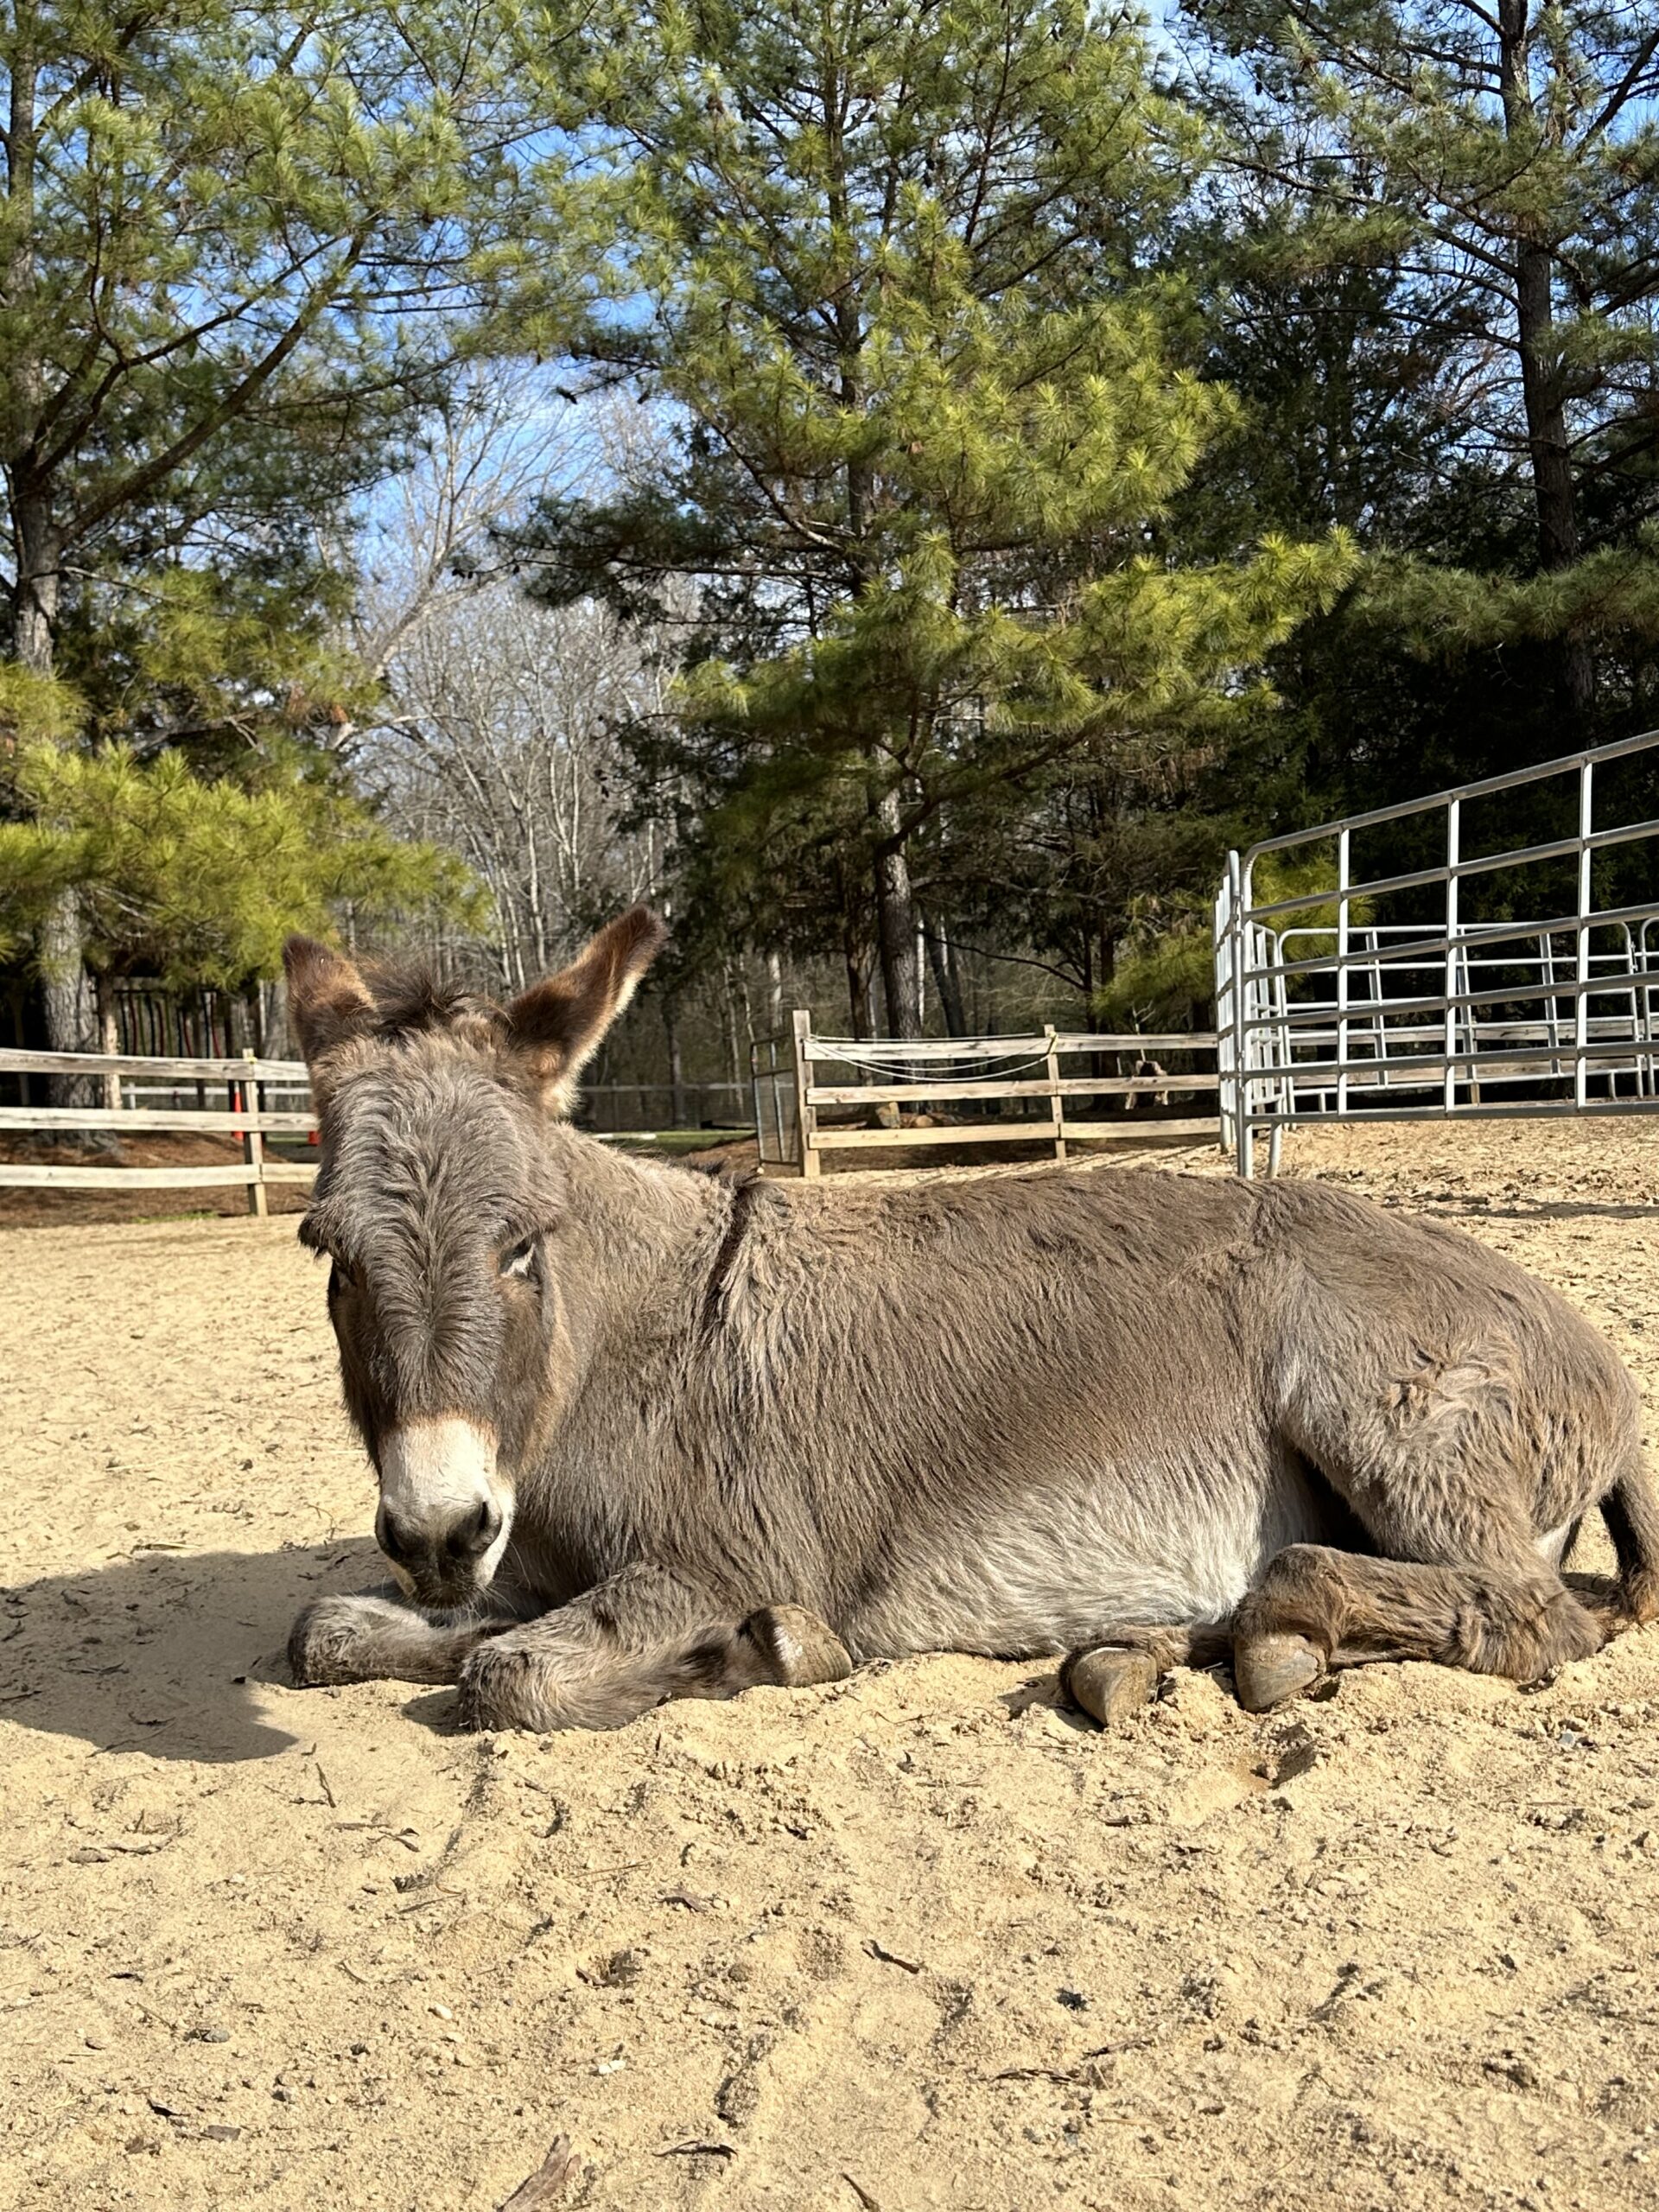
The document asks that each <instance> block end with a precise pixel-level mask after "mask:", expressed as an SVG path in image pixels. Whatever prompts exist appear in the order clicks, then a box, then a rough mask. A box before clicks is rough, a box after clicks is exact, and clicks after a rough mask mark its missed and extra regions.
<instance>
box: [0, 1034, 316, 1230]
mask: <svg viewBox="0 0 1659 2212" xmlns="http://www.w3.org/2000/svg"><path fill="white" fill-rule="evenodd" d="M3 1075H16V1076H26V1075H59V1076H62V1075H74V1076H102V1077H104V1078H105V1089H106V1095H108V1092H109V1090H111V1088H112V1089H113V1091H114V1094H115V1096H116V1097H117V1099H118V1100H119V1102H120V1103H116V1104H111V1105H105V1106H8V1107H4V1108H0V1129H32V1130H37V1131H40V1132H41V1133H42V1134H45V1135H50V1134H51V1133H52V1132H53V1131H54V1130H58V1129H61V1130H66V1131H67V1130H72V1129H90V1130H99V1131H109V1132H111V1133H112V1134H118V1133H120V1132H123V1131H128V1130H131V1131H139V1130H144V1131H152V1130H167V1131H171V1132H173V1133H175V1134H177V1133H180V1132H188V1131H191V1130H194V1131H195V1132H196V1133H197V1134H199V1135H200V1134H207V1135H219V1136H239V1137H240V1138H241V1140H242V1158H241V1159H240V1160H226V1161H224V1162H223V1163H221V1164H219V1165H215V1166H183V1165H182V1164H180V1165H178V1166H162V1167H125V1166H115V1165H111V1166H107V1167H105V1166H95V1165H92V1164H82V1163H77V1164H75V1165H74V1166H67V1165H59V1164H57V1163H53V1164H50V1165H48V1164H47V1163H45V1162H35V1161H33V1160H0V1190H3V1189H10V1190H60V1191H122V1190H135V1189H136V1190H196V1189H202V1190H213V1189H219V1190H225V1189H233V1188H235V1187H236V1186H237V1185H244V1186H245V1188H246V1190H247V1193H248V1211H250V1212H251V1213H254V1214H258V1215H264V1214H265V1213H267V1212H268V1211H270V1205H269V1200H268V1199H267V1198H266V1195H265V1194H266V1192H267V1191H268V1190H269V1188H270V1185H272V1184H276V1183H308V1182H309V1181H310V1180H311V1179H312V1176H313V1174H314V1173H315V1169H314V1168H313V1167H312V1166H311V1165H310V1164H309V1163H308V1162H306V1161H301V1160H273V1159H272V1158H271V1157H270V1155H269V1154H268V1153H267V1152H266V1149H265V1139H266V1137H267V1136H296V1135H309V1133H310V1132H312V1131H313V1130H315V1128H316V1126H317V1123H316V1117H315V1115H314V1114H312V1113H311V1112H310V1111H309V1110H308V1109H307V1110H304V1111H300V1112H296V1111H294V1110H292V1109H281V1108H271V1107H270V1106H268V1105H266V1104H264V1103H263V1102H262V1100H261V1096H260V1093H261V1091H262V1090H266V1089H270V1090H283V1091H287V1092H290V1093H291V1092H295V1091H300V1092H308V1083H309V1077H308V1075H307V1073H306V1070H305V1066H304V1064H303V1063H302V1062H301V1061H298V1060H262V1059H260V1058H257V1056H256V1055H255V1054H254V1053H252V1052H247V1053H245V1054H244V1055H243V1056H242V1057H241V1058H239V1059H158V1058H152V1057H150V1056H149V1055H148V1054H144V1053H138V1052H27V1051H22V1050H18V1049H13V1048H10V1047H8V1048H6V1049H4V1050H0V1076H3ZM129 1078H130V1080H129ZM220 1083H222V1084H224V1085H225V1088H226V1104H225V1106H224V1108H223V1109H216V1108H212V1107H208V1106H207V1105H206V1104H204V1103H201V1100H202V1097H203V1094H204V1093H205V1091H206V1088H207V1085H208V1084H220ZM191 1089H194V1090H195V1091H196V1093H197V1099H198V1103H196V1104H195V1105H194V1106H180V1105H176V1104H175V1105H168V1106H138V1105H129V1104H127V1103H126V1102H125V1098H124V1096H122V1094H123V1093H124V1092H130V1093H131V1094H133V1095H134V1096H137V1095H138V1094H139V1093H140V1092H141V1091H142V1092H143V1095H145V1096H151V1097H153V1096H157V1095H162V1096H165V1095H169V1094H176V1093H177V1092H178V1091H180V1090H191Z"/></svg>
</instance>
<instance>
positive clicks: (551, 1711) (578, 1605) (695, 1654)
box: [461, 1567, 852, 1732]
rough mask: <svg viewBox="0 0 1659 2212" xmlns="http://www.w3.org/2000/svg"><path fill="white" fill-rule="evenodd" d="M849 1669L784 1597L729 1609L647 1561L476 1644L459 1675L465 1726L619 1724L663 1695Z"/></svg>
mask: <svg viewBox="0 0 1659 2212" xmlns="http://www.w3.org/2000/svg"><path fill="white" fill-rule="evenodd" d="M851 1671H852V1662H851V1661H850V1660H849V1657H848V1656H847V1652H846V1649H845V1647H844V1646H843V1645H842V1643H841V1642H840V1640H839V1638H838V1637H836V1636H835V1635H834V1634H833V1633H832V1632H831V1631H830V1630H829V1628H827V1627H826V1626H825V1624H823V1622H822V1621H821V1620H819V1619H818V1618H817V1616H816V1615H814V1614H811V1613H808V1612H804V1611H802V1610H801V1609H799V1608H798V1607H796V1606H792V1605H768V1606H763V1607H762V1608H760V1610H759V1611H756V1612H752V1613H750V1614H748V1615H747V1616H744V1617H741V1618H740V1617H739V1616H737V1615H736V1614H734V1612H732V1611H730V1610H729V1608H728V1607H727V1606H726V1605H722V1604H721V1601H720V1600H719V1599H716V1598H714V1597H712V1596H711V1595H709V1593H707V1592H702V1591H700V1590H698V1589H697V1588H696V1587H695V1586H693V1585H690V1584H688V1583H686V1582H683V1581H682V1580H681V1579H680V1578H679V1577H678V1576H677V1575H675V1574H671V1573H667V1572H666V1571H665V1570H663V1569H659V1568H655V1567H632V1568H630V1569H628V1570H627V1571H626V1572H625V1573H622V1574H620V1575H616V1576H614V1577H613V1579H612V1580H609V1581H608V1582H601V1584H599V1585H598V1586H597V1587H596V1588H594V1589H593V1590H589V1591H588V1592H585V1593H584V1595H583V1596H582V1597H580V1598H578V1599H575V1600H574V1601H573V1602H572V1603H571V1604H570V1605H561V1606H560V1607H559V1608H558V1609H557V1611H554V1612H550V1613H544V1614H543V1616H542V1618H540V1619H539V1620H536V1621H531V1622H530V1623H529V1624H526V1625H525V1626H524V1627H523V1628H518V1629H512V1630H508V1632H507V1633H506V1634H505V1635H503V1636H498V1637H492V1638H491V1639H490V1640H489V1641H488V1642H487V1643H481V1644H480V1646H479V1647H478V1649H476V1650H474V1652H473V1653H472V1654H471V1656H469V1657H468V1659H467V1662H466V1663H465V1665H464V1666H463V1667H462V1669H461V1719H462V1721H463V1723H464V1724H465V1725H466V1726H467V1727H470V1728H529V1729H533V1730H537V1731H538V1732H544V1731H548V1730H551V1729H555V1728H620V1727H621V1726H623V1724H624V1723H625V1722H626V1721H629V1720H632V1719H636V1718H637V1717H638V1716H639V1714H640V1713H649V1712H650V1711H651V1710H652V1707H655V1706H658V1705H661V1704H663V1703H664V1701H665V1700H667V1699H669V1698H675V1697H703V1698H728V1697H735V1696H737V1695H738V1694H739V1693H740V1692H741V1691H742V1690H746V1689H752V1688H755V1687H756V1686H757V1685H758V1684H760V1683H772V1684H774V1685H778V1686H779V1687H800V1686H803V1685H804V1684H806V1683H809V1682H823V1681H840V1680H841V1679H842V1677H843V1676H844V1675H849V1674H850V1673H851Z"/></svg>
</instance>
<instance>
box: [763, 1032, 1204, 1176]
mask: <svg viewBox="0 0 1659 2212" xmlns="http://www.w3.org/2000/svg"><path fill="white" fill-rule="evenodd" d="M792 1041H793V1046H794V1052H793V1061H794V1065H793V1071H792V1074H793V1083H792V1089H793V1092H794V1101H795V1108H796V1110H795V1113H794V1116H793V1117H792V1119H793V1129H792V1135H793V1140H794V1141H793V1145H792V1147H789V1149H791V1150H792V1153H793V1156H794V1159H795V1161H796V1164H797V1165H798V1167H799V1168H800V1171H801V1173H802V1174H803V1175H805V1176H808V1177H811V1176H816V1175H819V1174H821V1173H823V1154H825V1153H826V1152H829V1151H838V1150H841V1149H842V1148H843V1147H846V1148H858V1149H862V1150H866V1151H868V1150H881V1151H891V1150H893V1149H894V1148H896V1147H908V1146H911V1145H918V1146H923V1145H963V1144H1033V1143H1037V1144H1043V1143H1046V1144H1051V1145H1052V1147H1053V1150H1054V1157H1055V1159H1056V1160H1064V1159H1065V1156H1066V1143H1067V1141H1068V1139H1072V1140H1077V1141H1083V1140H1084V1139H1088V1138H1103V1137H1125V1136H1128V1135H1134V1134H1137V1133H1139V1132H1140V1131H1141V1130H1144V1131H1147V1132H1150V1131H1153V1130H1157V1131H1159V1132H1160V1133H1161V1134H1163V1135H1171V1136H1196V1137H1216V1138H1218V1137H1219V1135H1220V1123H1219V1121H1218V1119H1217V1117H1216V1116H1214V1115H1205V1116H1202V1117H1197V1116H1185V1117H1183V1116H1167V1115H1164V1114H1159V1115H1158V1116H1155V1117H1154V1116H1152V1115H1147V1116H1146V1117H1145V1118H1144V1119H1143V1120H1141V1121H1140V1122H1137V1121H1136V1120H1135V1117H1134V1109H1136V1107H1137V1106H1138V1105H1139V1104H1140V1103H1142V1102H1145V1103H1151V1102H1153V1101H1154V1100H1156V1101H1161V1102H1166V1101H1167V1100H1168V1099H1169V1098H1170V1097H1171V1096H1208V1097H1211V1098H1213V1097H1214V1096H1215V1094H1216V1093H1217V1091H1218V1090H1219V1088H1220V1083H1221V1078H1220V1076H1219V1074H1218V1072H1217V1070H1216V1069H1215V1067H1214V1066H1213V1065H1212V1066H1211V1067H1210V1068H1209V1069H1207V1070H1204V1071H1198V1072H1192V1073H1172V1072H1168V1071H1165V1070H1164V1069H1163V1068H1162V1067H1161V1066H1160V1067H1159V1068H1158V1069H1157V1070H1156V1071H1153V1072H1143V1073H1140V1074H1130V1075H1121V1074H1116V1073H1114V1074H1111V1075H1100V1074H1095V1073H1089V1074H1082V1075H1065V1074H1063V1073H1062V1072H1061V1065H1062V1063H1063V1062H1064V1061H1065V1060H1067V1059H1073V1060H1075V1059H1076V1058H1077V1057H1078V1056H1079V1055H1082V1054H1085V1053H1086V1054H1089V1055H1090V1056H1092V1057H1096V1058H1101V1057H1103V1058H1109V1059H1111V1060H1114V1061H1121V1060H1125V1059H1127V1060H1131V1061H1143V1060H1147V1059H1149V1058H1152V1057H1153V1056H1154V1055H1155V1054H1157V1053H1160V1052H1166V1053H1169V1054H1172V1055H1174V1054H1180V1055H1183V1056H1185V1055H1192V1056H1196V1057H1199V1058H1208V1059H1210V1060H1211V1061H1212V1062H1213V1061H1214V1059H1215V1056H1216V1039H1215V1036H1214V1034H1213V1033H1211V1032H1197V1031H1176V1032H1172V1033H1170V1034H1168V1035H1160V1036H1133V1035H1116V1036H1104V1037H1103V1036H1096V1035H1095V1034H1093V1033H1077V1034H1071V1033H1066V1032H1065V1031H1061V1030H1056V1029H1053V1028H1047V1029H1045V1030H1044V1031H1043V1032H1042V1033H1041V1034H1040V1035H1039V1036H1031V1037H938V1038H923V1039H898V1038H889V1037H882V1038H873V1039H871V1038H865V1039H854V1038H848V1037H818V1036H815V1035H814V1034H813V1031H812V1017H811V1015H810V1014H806V1013H804V1012H798V1013H797V1014H796V1015H795V1017H794V1031H793V1040H792ZM760 1050H762V1048H760V1047H757V1051H760ZM826 1062H829V1063H838V1064H841V1065H846V1066H850V1067H853V1068H855V1069H857V1071H859V1076H860V1078H861V1079H860V1080H859V1081H857V1082H854V1083H820V1082H819V1081H818V1080H817V1076H816V1072H815V1071H816V1070H817V1067H818V1066H820V1065H823V1063H826ZM777 1063H778V1055H777V1054H776V1053H775V1052H774V1053H773V1055H772V1065H771V1066H764V1065H762V1064H761V1062H760V1060H757V1062H756V1077H755V1096H756V1120H757V1122H762V1124H763V1126H764V1118H763V1096H762V1094H763V1086H765V1085H770V1088H771V1092H772V1100H773V1103H774V1113H773V1119H774V1121H775V1123H776V1126H777V1128H778V1130H779V1136H780V1138H783V1137H784V1133H785V1113H784V1111H783V1109H782V1107H781V1105H779V1103H778V1100H779V1082H778V1077H779V1073H780V1072H781V1071H780V1070H779V1069H778V1065H777ZM930 1067H932V1068H936V1069H940V1070H941V1073H939V1074H938V1075H936V1076H934V1077H932V1079H931V1080H930V1079H928V1077H927V1076H926V1073H925V1071H927V1070H928V1069H929V1068H930ZM981 1067H982V1068H983V1069H984V1073H983V1074H980V1073H977V1072H967V1071H969V1070H977V1069H978V1068H981ZM1103 1098H1108V1099H1117V1100H1122V1107H1123V1109H1124V1110H1120V1111H1119V1112H1116V1113H1115V1114H1113V1115H1112V1116H1110V1118H1109V1119H1107V1118H1103V1117H1102V1116H1100V1115H1099V1114H1098V1113H1097V1112H1096V1113H1090V1112H1088V1111H1086V1110H1085V1111H1083V1112H1076V1111H1074V1112H1071V1113H1068V1112H1067V1110H1066V1105H1067V1101H1068V1100H1077V1102H1079V1103H1080V1104H1081V1103H1082V1102H1083V1101H1085V1100H1096V1101H1097V1100H1100V1099H1103ZM931 1103H939V1104H944V1103H950V1104H953V1105H957V1106H963V1105H979V1106H984V1105H992V1106H1000V1105H1002V1104H1004V1103H1014V1105H1015V1106H1016V1108H1017V1109H1020V1110H1018V1111H1016V1113H1015V1114H1014V1115H1004V1116H999V1117H998V1118H997V1119H995V1120H974V1121H951V1122H947V1123H944V1125H942V1126H938V1127H934V1128H917V1127H915V1126H914V1125H913V1124H911V1125H906V1123H905V1122H904V1120H903V1117H902V1113H900V1114H898V1115H895V1116H893V1118H894V1120H896V1121H897V1122H898V1124H899V1125H898V1127H896V1128H869V1127H868V1126H865V1127H861V1128H853V1127H847V1126H844V1125H837V1124H836V1123H834V1122H824V1121H823V1120H821V1119H820V1116H821V1113H822V1110H823V1109H825V1108H829V1109H849V1108H867V1109H868V1108H874V1107H883V1106H887V1107H893V1108H899V1109H902V1108H904V1107H906V1106H925V1105H928V1104H931ZM1033 1103H1034V1104H1035V1105H1036V1106H1037V1108H1038V1111H1037V1112H1036V1113H1034V1114H1033V1113H1030V1112H1027V1111H1026V1110H1024V1109H1026V1108H1027V1106H1028V1105H1029V1104H1033Z"/></svg>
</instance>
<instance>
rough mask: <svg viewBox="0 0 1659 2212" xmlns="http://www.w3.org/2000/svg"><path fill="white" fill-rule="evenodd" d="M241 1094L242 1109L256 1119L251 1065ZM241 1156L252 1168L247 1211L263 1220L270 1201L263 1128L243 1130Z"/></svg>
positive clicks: (247, 1055) (255, 1087)
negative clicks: (267, 1194)
mask: <svg viewBox="0 0 1659 2212" xmlns="http://www.w3.org/2000/svg"><path fill="white" fill-rule="evenodd" d="M242 1057H243V1058H244V1059H245V1060H250V1061H251V1059H252V1058H253V1057H254V1056H253V1054H252V1053H251V1052H244V1053H243V1055H242ZM241 1095H242V1109H243V1111H244V1112H245V1114H248V1115H249V1116H251V1117H252V1118H253V1119H254V1120H256V1121H257V1118H258V1114H259V1083H258V1078H257V1077H256V1076H255V1074H254V1072H253V1071H252V1069H251V1067H250V1069H249V1071H248V1076H247V1080H246V1081H245V1083H244V1084H242V1085H241ZM242 1157H243V1159H244V1160H246V1161H247V1163H248V1166H250V1167H251V1168H252V1169H253V1170H254V1175H253V1180H252V1181H251V1183H250V1184H249V1185H248V1211H249V1212H250V1213H251V1214H257V1216H258V1217H259V1219H260V1220H261V1221H264V1218H265V1217H266V1216H267V1215H268V1214H269V1213H270V1199H269V1198H267V1197H266V1196H265V1133H264V1130H263V1129H259V1128H249V1129H247V1130H246V1131H245V1133H244V1135H243V1138H242Z"/></svg>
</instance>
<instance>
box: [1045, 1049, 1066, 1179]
mask: <svg viewBox="0 0 1659 2212" xmlns="http://www.w3.org/2000/svg"><path fill="white" fill-rule="evenodd" d="M1043 1034H1044V1036H1046V1038H1047V1039H1048V1057H1047V1058H1046V1060H1045V1062H1044V1065H1045V1067H1046V1069H1047V1071H1048V1086H1049V1088H1048V1102H1049V1109H1050V1111H1051V1112H1052V1115H1053V1117H1054V1157H1055V1159H1056V1160H1064V1159H1065V1099H1064V1098H1062V1097H1061V1096H1060V1054H1059V1048H1058V1046H1057V1045H1056V1043H1055V1041H1054V1039H1055V1038H1056V1036H1057V1035H1058V1031H1057V1030H1056V1029H1055V1027H1054V1025H1053V1023H1052V1021H1048V1022H1045V1023H1044V1025H1043Z"/></svg>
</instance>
